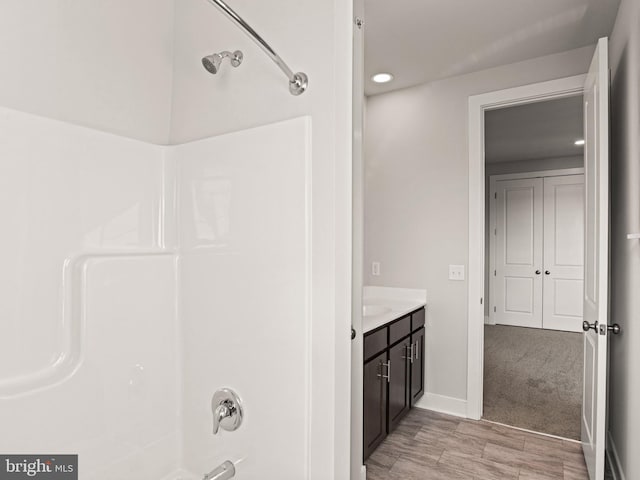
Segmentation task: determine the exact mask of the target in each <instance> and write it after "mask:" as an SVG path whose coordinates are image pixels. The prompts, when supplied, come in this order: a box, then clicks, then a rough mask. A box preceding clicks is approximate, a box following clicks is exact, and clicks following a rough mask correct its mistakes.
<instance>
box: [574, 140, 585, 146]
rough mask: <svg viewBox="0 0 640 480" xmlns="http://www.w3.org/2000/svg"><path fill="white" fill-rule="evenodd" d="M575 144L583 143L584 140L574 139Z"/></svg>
mask: <svg viewBox="0 0 640 480" xmlns="http://www.w3.org/2000/svg"><path fill="white" fill-rule="evenodd" d="M575 144H576V145H584V140H576V141H575Z"/></svg>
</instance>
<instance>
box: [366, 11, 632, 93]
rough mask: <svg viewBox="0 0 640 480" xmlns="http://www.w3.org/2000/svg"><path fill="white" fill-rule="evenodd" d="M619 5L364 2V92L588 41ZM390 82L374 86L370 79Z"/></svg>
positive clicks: (603, 29)
mask: <svg viewBox="0 0 640 480" xmlns="http://www.w3.org/2000/svg"><path fill="white" fill-rule="evenodd" d="M619 3H620V0H365V79H366V80H365V81H366V84H365V93H366V94H367V95H374V94H377V93H383V92H387V91H391V90H396V89H399V88H405V87H409V86H412V85H417V84H420V83H426V82H430V81H433V80H437V79H440V78H446V77H451V76H455V75H461V74H465V73H470V72H474V71H478V70H483V69H486V68H491V67H496V66H499V65H506V64H509V63H514V62H520V61H523V60H527V59H530V58H535V57H540V56H544V55H550V54H553V53H559V52H563V51H566V50H571V49H574V48H579V47H584V46H587V45H591V44H595V43H596V40H597V39H598V38H599V37H602V36H607V35H609V34H610V32H611V30H612V28H613V23H614V21H615V17H616V14H617V10H618V6H619ZM378 72H390V73H392V74H393V75H394V77H395V79H394V80H393V81H392V82H390V83H387V84H375V83H373V82H372V81H371V76H372V75H373V74H374V73H378Z"/></svg>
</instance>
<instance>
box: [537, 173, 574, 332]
mask: <svg viewBox="0 0 640 480" xmlns="http://www.w3.org/2000/svg"><path fill="white" fill-rule="evenodd" d="M583 259H584V175H566V176H561V177H547V178H545V179H544V269H545V271H544V284H543V315H542V316H543V322H542V324H543V328H547V329H553V330H566V331H573V332H581V331H582V292H583V278H584V266H583V263H584V260H583Z"/></svg>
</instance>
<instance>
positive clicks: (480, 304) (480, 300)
mask: <svg viewBox="0 0 640 480" xmlns="http://www.w3.org/2000/svg"><path fill="white" fill-rule="evenodd" d="M480 305H482V297H480Z"/></svg>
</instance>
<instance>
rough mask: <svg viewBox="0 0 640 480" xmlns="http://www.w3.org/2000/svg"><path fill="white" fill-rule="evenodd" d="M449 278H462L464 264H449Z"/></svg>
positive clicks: (459, 279) (458, 279)
mask: <svg viewBox="0 0 640 480" xmlns="http://www.w3.org/2000/svg"><path fill="white" fill-rule="evenodd" d="M449 280H456V281H462V280H464V265H449Z"/></svg>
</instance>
